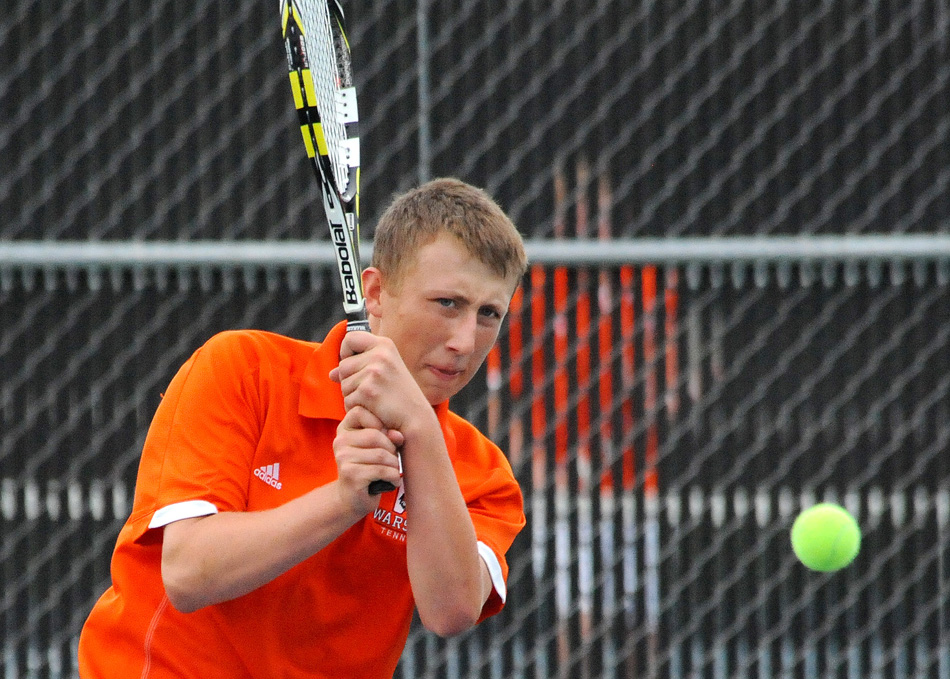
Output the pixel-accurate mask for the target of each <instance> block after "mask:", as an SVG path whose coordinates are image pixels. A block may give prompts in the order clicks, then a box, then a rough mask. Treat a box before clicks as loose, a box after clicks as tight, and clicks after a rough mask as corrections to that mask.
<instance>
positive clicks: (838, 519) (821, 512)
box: [792, 502, 861, 573]
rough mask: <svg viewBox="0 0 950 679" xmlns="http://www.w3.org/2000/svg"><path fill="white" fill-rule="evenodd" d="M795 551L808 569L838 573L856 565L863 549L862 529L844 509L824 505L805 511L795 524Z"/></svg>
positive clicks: (837, 506)
mask: <svg viewBox="0 0 950 679" xmlns="http://www.w3.org/2000/svg"><path fill="white" fill-rule="evenodd" d="M792 549H793V550H794V551H795V556H797V557H798V560H799V561H801V562H802V563H803V564H805V566H807V567H808V568H810V569H812V570H814V571H822V572H826V573H827V572H830V571H836V570H839V569H841V568H844V567H845V566H847V565H848V564H849V563H851V562H852V561H854V557H856V556H857V555H858V550H860V549H861V529H860V528H859V527H858V522H857V521H855V520H854V517H853V516H851V514H849V513H848V510H846V509H845V508H844V507H841V506H840V505H836V504H834V503H833V502H822V503H820V504H817V505H814V506H813V507H809V508H808V509H806V510H804V511H803V512H802V513H801V514H799V515H798V518H796V519H795V523H793V524H792Z"/></svg>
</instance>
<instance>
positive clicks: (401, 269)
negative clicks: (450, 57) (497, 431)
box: [79, 179, 526, 679]
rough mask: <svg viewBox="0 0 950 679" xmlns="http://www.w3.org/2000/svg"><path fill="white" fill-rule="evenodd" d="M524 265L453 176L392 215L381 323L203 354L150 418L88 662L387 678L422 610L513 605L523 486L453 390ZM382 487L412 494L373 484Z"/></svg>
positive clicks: (205, 673)
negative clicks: (510, 574)
mask: <svg viewBox="0 0 950 679" xmlns="http://www.w3.org/2000/svg"><path fill="white" fill-rule="evenodd" d="M525 269H526V258H525V253H524V247H523V244H522V242H521V238H520V236H519V235H518V232H517V230H516V229H515V227H514V225H513V224H512V223H511V221H510V220H509V219H508V218H507V217H506V216H505V215H504V213H503V212H502V211H501V209H500V208H499V207H498V206H497V205H496V204H495V203H494V201H492V200H491V199H490V198H489V197H488V196H487V195H486V194H485V193H484V192H482V191H481V190H479V189H475V188H473V187H471V186H469V185H467V184H465V183H463V182H460V181H457V180H453V179H441V180H435V181H432V182H429V183H427V184H425V185H423V186H421V187H419V188H417V189H415V190H413V191H410V192H408V193H407V194H404V195H403V196H400V197H398V198H397V199H396V200H395V201H394V202H393V204H392V205H391V206H390V207H389V208H388V209H387V211H386V212H385V214H384V215H383V216H382V218H381V219H380V222H379V224H378V226H377V230H376V238H375V246H374V254H373V261H372V266H370V267H368V268H367V269H366V271H364V272H363V284H364V291H365V296H366V302H367V311H368V314H369V319H370V326H371V328H372V334H370V333H365V332H353V333H346V332H345V323H340V324H338V325H337V326H335V327H334V328H333V330H332V331H331V332H330V333H329V335H328V336H327V337H326V339H325V341H324V342H322V343H320V344H314V343H309V342H302V341H298V340H293V339H290V338H287V337H283V336H280V335H275V334H272V333H265V332H256V331H235V332H226V333H221V334H219V335H217V336H215V337H213V338H212V339H211V340H209V341H208V342H207V343H206V344H205V346H203V347H202V348H201V349H199V350H198V351H197V352H196V353H195V354H194V355H193V356H192V357H191V358H190V359H189V360H188V361H187V362H186V363H185V364H184V366H182V368H181V369H180V370H179V372H178V374H177V375H176V376H175V378H174V379H173V381H172V382H171V384H170V386H169V388H168V390H167V392H166V394H165V395H164V398H163V401H162V403H161V405H160V406H159V408H158V410H157V412H156V415H155V418H154V420H153V422H152V425H151V427H150V429H149V433H148V437H147V439H146V442H145V446H144V450H143V454H142V460H141V464H140V468H139V475H138V479H137V484H136V495H135V501H134V505H133V509H132V515H131V516H130V518H129V520H128V522H127V523H126V525H125V526H124V527H123V529H122V531H121V533H120V535H119V539H118V542H117V544H116V549H115V553H114V555H113V561H112V579H113V585H112V587H110V588H109V589H108V590H107V591H106V592H105V594H103V596H102V597H101V598H100V600H99V602H98V603H97V604H96V606H95V607H94V608H93V610H92V613H91V614H90V616H89V619H88V620H87V622H86V625H85V627H84V629H83V633H82V636H81V638H80V646H79V662H80V675H81V676H82V677H83V678H84V679H98V678H100V677H143V678H146V677H148V678H155V679H158V678H165V677H176V678H177V677H189V678H190V677H194V678H195V679H197V678H201V679H208V678H209V677H228V678H229V679H236V678H239V677H334V678H338V677H360V678H366V677H391V676H392V674H393V672H394V671H395V668H396V664H397V662H398V660H399V656H400V654H401V651H402V648H403V646H404V645H405V640H406V635H407V634H408V631H409V625H410V621H411V618H412V612H413V609H414V608H415V609H416V610H418V612H419V616H420V619H421V621H422V623H423V624H424V625H425V626H426V627H427V628H429V629H430V630H432V631H434V632H436V633H438V634H440V635H453V634H457V633H459V632H462V631H464V630H466V629H468V628H469V627H471V626H472V625H474V624H476V623H477V622H478V621H479V620H481V619H483V618H485V617H487V616H489V615H492V614H494V613H496V612H497V611H498V610H500V608H501V607H502V605H503V603H504V599H505V577H506V576H507V563H506V561H505V552H506V551H507V549H508V547H509V546H510V545H511V543H512V541H513V540H514V538H515V536H516V535H517V533H518V531H520V530H521V528H522V527H523V526H524V523H525V518H524V514H523V510H522V499H521V494H520V490H519V489H518V486H517V483H516V481H515V479H514V476H513V474H512V472H511V468H510V466H509V465H508V463H507V461H506V459H505V458H504V456H503V454H502V453H501V451H500V450H499V449H498V448H497V447H496V446H494V445H493V444H492V443H491V442H490V441H488V440H487V439H486V438H485V437H484V436H483V435H481V434H480V433H479V432H478V431H476V430H475V429H474V427H472V425H470V424H469V423H467V422H466V421H464V420H463V419H461V418H460V417H458V416H457V415H455V414H453V413H451V412H449V410H448V399H449V398H450V397H451V396H453V395H455V394H456V393H458V391H459V390H460V389H461V388H462V387H463V386H464V385H465V384H467V383H468V381H469V380H470V379H471V378H472V376H473V375H474V374H475V372H476V370H477V369H478V368H479V366H480V365H481V363H482V362H483V361H484V359H485V357H486V356H487V354H488V351H489V349H490V348H491V346H492V345H493V344H494V342H495V339H496V337H497V336H498V332H499V330H500V327H501V323H502V320H503V319H504V316H505V313H506V311H507V308H508V303H509V301H510V300H511V296H512V294H513V293H514V291H515V288H516V287H517V285H518V284H519V282H520V280H521V277H522V276H523V274H524V271H525ZM400 456H401V460H402V471H401V472H400V462H399V459H400ZM377 479H381V480H385V481H389V482H391V483H393V485H395V486H397V488H396V490H394V491H390V492H388V493H383V494H382V495H370V494H369V492H368V486H369V483H370V482H371V481H373V480H377Z"/></svg>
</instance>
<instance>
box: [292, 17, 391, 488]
mask: <svg viewBox="0 0 950 679" xmlns="http://www.w3.org/2000/svg"><path fill="white" fill-rule="evenodd" d="M280 15H281V27H282V30H283V37H284V46H285V47H286V48H287V65H288V68H289V70H290V86H291V89H292V91H293V95H294V105H295V106H296V108H297V116H298V118H299V121H300V132H301V134H302V135H303V143H304V146H305V148H306V149H307V156H308V157H309V158H310V161H311V164H312V165H313V170H314V173H315V174H316V177H317V182H318V183H319V185H320V194H321V196H322V198H323V207H324V209H325V210H326V215H327V222H328V223H329V226H330V237H331V240H332V241H333V247H334V251H335V252H336V263H337V268H338V269H339V273H340V283H341V284H342V290H343V310H344V312H345V313H346V329H347V332H351V331H353V330H363V331H366V332H369V322H368V321H367V318H366V301H365V299H364V298H363V283H362V280H361V278H360V273H361V271H362V269H361V267H360V251H359V240H360V239H359V232H360V230H359V214H358V208H359V193H360V192H359V184H360V138H359V114H358V112H357V106H356V88H355V87H354V86H353V69H352V63H351V61H350V45H349V42H348V41H347V39H346V26H345V21H344V17H343V8H342V7H341V6H340V4H339V2H337V1H336V0H281V2H280ZM388 490H395V486H393V485H392V484H391V483H389V482H387V481H373V482H372V483H371V484H370V485H369V492H370V493H372V494H373V495H378V494H379V493H382V492H385V491H388Z"/></svg>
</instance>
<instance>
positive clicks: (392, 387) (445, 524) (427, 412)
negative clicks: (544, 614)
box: [331, 333, 492, 636]
mask: <svg viewBox="0 0 950 679" xmlns="http://www.w3.org/2000/svg"><path fill="white" fill-rule="evenodd" d="M343 351H344V358H343V359H342V360H341V362H340V368H339V369H337V370H335V371H334V372H333V373H331V378H333V379H336V380H337V381H340V383H341V386H342V389H343V395H344V403H345V405H346V407H347V409H350V408H354V407H364V408H366V409H367V410H369V411H371V412H373V414H374V415H376V416H377V417H378V418H379V420H380V421H381V422H382V423H383V424H384V426H386V427H388V428H390V429H392V430H396V431H399V432H400V433H401V434H402V436H403V444H402V447H401V451H402V461H403V482H404V484H405V488H406V496H407V498H409V501H410V503H411V509H410V512H411V519H410V528H409V530H408V531H407V536H406V549H407V565H408V570H409V580H410V583H411V585H412V592H413V597H414V598H415V602H416V607H417V609H418V611H419V617H420V620H421V621H422V623H423V624H424V625H425V626H426V628H428V629H429V630H431V631H433V632H435V633H437V634H439V635H442V636H450V635H454V634H458V633H460V632H463V631H465V630H466V629H468V628H470V627H472V626H473V625H474V624H475V623H476V622H477V621H478V618H479V616H480V614H481V610H482V607H483V606H484V604H485V602H486V601H487V599H488V597H489V595H490V594H491V591H492V584H491V578H490V577H489V574H488V568H487V566H486V565H485V563H484V561H483V560H482V558H481V557H480V556H479V554H478V547H477V540H476V537H475V528H474V526H473V525H472V520H471V518H470V516H469V514H468V508H467V507H466V505H465V500H464V498H463V497H462V493H461V490H460V489H459V486H458V481H457V480H456V478H455V471H454V469H453V468H452V464H451V460H450V459H449V456H448V452H447V450H446V447H445V440H444V438H443V435H442V428H441V426H440V424H439V421H438V418H437V417H436V415H435V412H434V411H433V409H432V406H431V405H430V404H429V402H428V401H427V400H426V398H425V395H424V394H423V393H422V391H421V389H420V388H419V386H418V384H417V383H416V382H415V380H414V379H413V377H412V375H411V374H410V373H409V371H408V369H407V368H406V366H405V364H404V363H403V362H402V359H401V358H400V356H399V352H398V350H397V349H396V348H395V346H394V345H393V344H392V342H391V341H390V340H388V339H387V338H385V337H379V336H373V335H369V334H368V333H351V334H349V335H347V337H346V339H345V340H344V346H343Z"/></svg>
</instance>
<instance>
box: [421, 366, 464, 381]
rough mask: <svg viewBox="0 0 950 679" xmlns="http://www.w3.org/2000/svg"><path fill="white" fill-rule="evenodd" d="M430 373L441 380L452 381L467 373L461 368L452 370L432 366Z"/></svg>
mask: <svg viewBox="0 0 950 679" xmlns="http://www.w3.org/2000/svg"><path fill="white" fill-rule="evenodd" d="M429 371H430V372H431V373H432V374H433V375H435V376H436V377H438V378H439V379H440V380H444V381H451V380H454V379H457V378H458V377H459V376H460V375H462V374H463V373H464V372H465V371H464V370H461V369H459V368H450V367H440V366H437V365H430V366H429Z"/></svg>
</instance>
